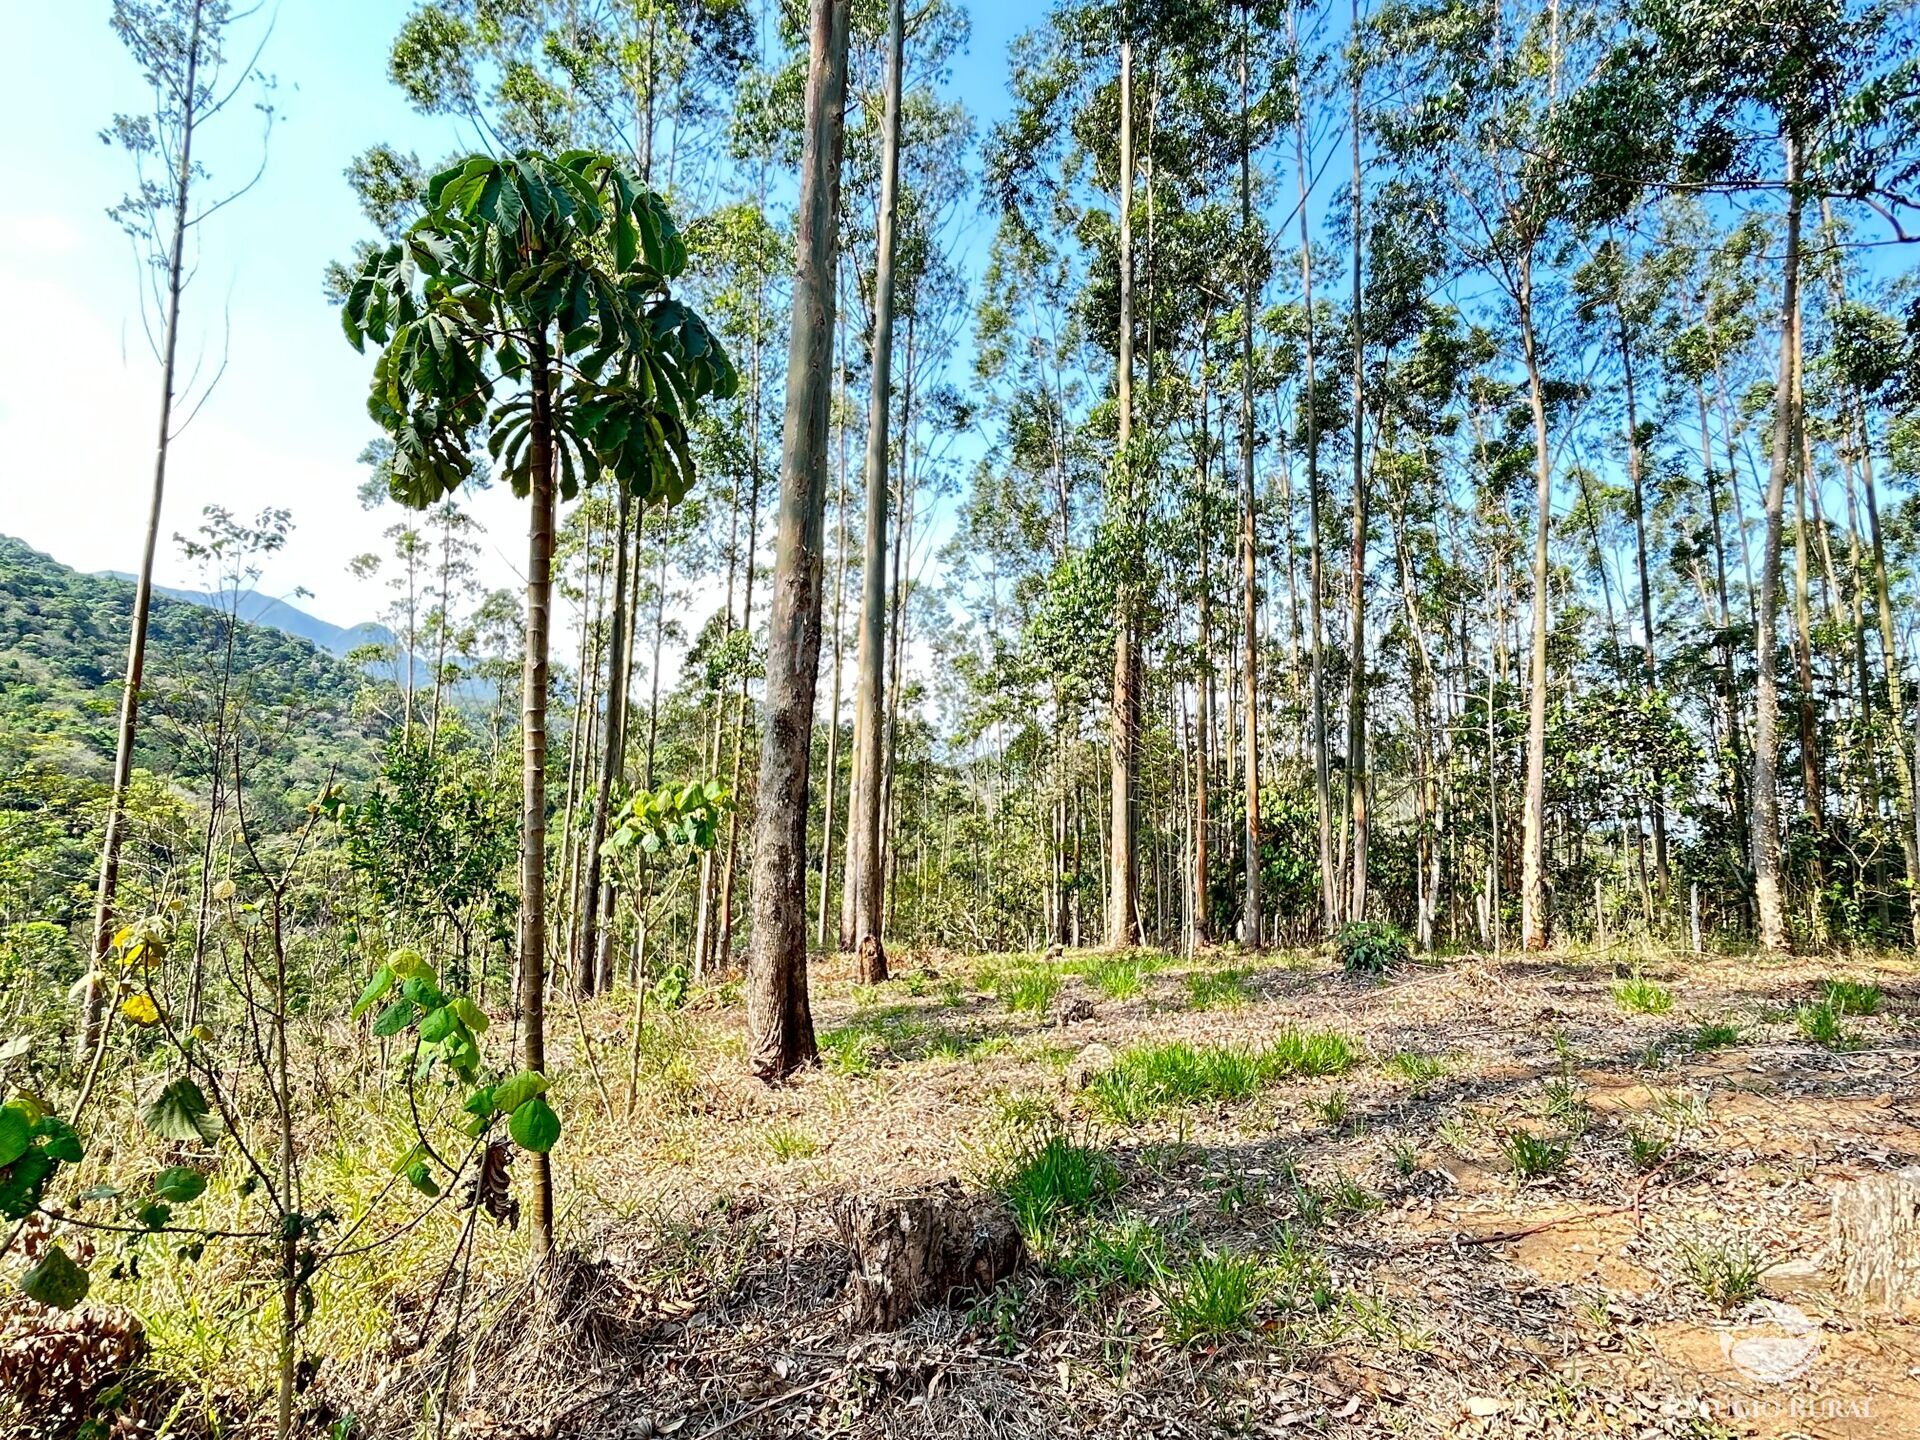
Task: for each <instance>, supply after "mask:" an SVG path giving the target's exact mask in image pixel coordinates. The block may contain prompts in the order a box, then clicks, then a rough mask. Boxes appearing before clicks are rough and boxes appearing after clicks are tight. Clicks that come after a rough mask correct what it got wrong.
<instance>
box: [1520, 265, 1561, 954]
mask: <svg viewBox="0 0 1920 1440" xmlns="http://www.w3.org/2000/svg"><path fill="white" fill-rule="evenodd" d="M1518 298H1519V302H1520V347H1521V351H1522V353H1523V354H1524V356H1525V359H1526V365H1527V401H1528V405H1529V407H1530V408H1531V410H1532V412H1533V468H1534V528H1533V643H1532V646H1531V648H1530V650H1529V652H1528V659H1527V774H1526V794H1525V796H1524V798H1523V800H1522V802H1521V810H1520V943H1521V945H1522V946H1523V947H1524V948H1525V949H1528V950H1544V949H1546V948H1547V942H1548V938H1549V935H1550V933H1551V930H1552V915H1551V913H1550V912H1549V908H1548V903H1547V814H1546V810H1547V631H1548V617H1547V605H1548V593H1547V558H1548V556H1547V540H1548V537H1549V535H1550V534H1551V532H1552V524H1553V452H1552V450H1551V449H1550V448H1549V446H1548V444H1547V402H1546V391H1545V384H1544V382H1543V380H1542V378H1541V374H1540V355H1539V351H1538V349H1537V348H1536V345H1535V337H1534V329H1533V255H1532V253H1531V252H1528V253H1527V254H1526V255H1524V256H1522V257H1521V260H1520V274H1519V285H1518Z"/></svg>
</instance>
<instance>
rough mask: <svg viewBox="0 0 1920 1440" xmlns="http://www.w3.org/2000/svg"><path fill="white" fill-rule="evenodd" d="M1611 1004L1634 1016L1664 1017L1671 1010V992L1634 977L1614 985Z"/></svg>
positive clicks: (1651, 982)
mask: <svg viewBox="0 0 1920 1440" xmlns="http://www.w3.org/2000/svg"><path fill="white" fill-rule="evenodd" d="M1613 1002H1614V1004H1616V1005H1618V1006H1619V1007H1620V1008H1621V1009H1622V1010H1625V1011H1628V1012H1630V1013H1631V1014H1635V1015H1664V1014H1666V1013H1667V1012H1668V1011H1669V1010H1671V1009H1673V992H1672V991H1671V990H1669V989H1667V988H1666V986H1664V985H1656V984H1654V983H1653V981H1651V980H1645V979H1642V978H1641V977H1640V976H1638V975H1635V976H1632V977H1631V978H1629V979H1626V980H1621V981H1618V982H1616V983H1615V985H1614V987H1613Z"/></svg>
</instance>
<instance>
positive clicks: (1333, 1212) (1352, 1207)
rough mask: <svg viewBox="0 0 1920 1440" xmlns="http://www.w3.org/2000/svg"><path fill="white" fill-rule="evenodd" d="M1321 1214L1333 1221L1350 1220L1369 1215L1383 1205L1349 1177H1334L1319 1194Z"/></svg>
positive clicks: (1372, 1194)
mask: <svg viewBox="0 0 1920 1440" xmlns="http://www.w3.org/2000/svg"><path fill="white" fill-rule="evenodd" d="M1321 1197H1322V1204H1321V1208H1322V1210H1323V1212H1324V1213H1325V1214H1326V1215H1328V1216H1329V1217H1331V1218H1332V1219H1335V1220H1345V1219H1351V1218H1352V1217H1354V1216H1356V1215H1369V1214H1371V1213H1372V1212H1374V1211H1375V1210H1378V1209H1379V1208H1380V1207H1381V1205H1382V1204H1383V1203H1384V1202H1383V1201H1382V1200H1381V1199H1380V1197H1379V1196H1378V1195H1376V1194H1374V1193H1373V1192H1372V1191H1371V1190H1369V1189H1367V1187H1366V1186H1364V1185H1362V1184H1361V1183H1360V1182H1359V1181H1358V1180H1356V1179H1354V1178H1353V1177H1352V1176H1351V1175H1339V1176H1336V1177H1334V1179H1333V1181H1332V1183H1331V1184H1329V1185H1328V1186H1327V1187H1326V1189H1325V1190H1324V1191H1322V1192H1321Z"/></svg>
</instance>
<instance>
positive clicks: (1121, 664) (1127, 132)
mask: <svg viewBox="0 0 1920 1440" xmlns="http://www.w3.org/2000/svg"><path fill="white" fill-rule="evenodd" d="M1129 23H1130V22H1129V20H1128V17H1127V16H1126V14H1125V12H1124V9H1123V12H1122V15H1121V24H1122V25H1123V26H1125V25H1127V24H1129ZM1119 219H1120V347H1119V348H1120V367H1119V380H1118V396H1117V403H1118V408H1119V412H1120V419H1119V434H1118V445H1117V449H1118V452H1119V453H1118V454H1117V455H1116V456H1115V458H1114V468H1115V474H1114V485H1115V488H1116V490H1117V491H1118V495H1119V499H1120V502H1121V503H1120V509H1121V511H1122V513H1125V514H1131V513H1132V511H1133V508H1134V494H1133V457H1132V455H1131V454H1130V453H1129V452H1130V450H1131V447H1132V444H1133V40H1132V38H1131V36H1130V35H1128V34H1125V33H1123V34H1122V35H1121V37H1120V195H1119ZM1134 559H1137V557H1129V567H1130V568H1137V567H1135V566H1133V565H1132V561H1133V560H1134ZM1135 588H1136V582H1135V581H1134V580H1133V579H1132V577H1131V576H1129V577H1127V578H1124V579H1123V580H1122V582H1121V585H1120V596H1119V605H1118V609H1119V614H1118V615H1116V616H1115V617H1114V619H1115V624H1114V637H1113V703H1112V706H1111V707H1110V708H1111V711H1112V714H1111V715H1110V717H1109V723H1108V747H1109V751H1110V754H1109V757H1108V759H1109V768H1110V770H1111V772H1112V799H1113V811H1112V823H1111V829H1112V834H1113V842H1112V844H1111V845H1110V846H1109V847H1108V848H1109V855H1108V864H1109V866H1110V872H1109V878H1108V884H1107V946H1108V948H1109V949H1113V950H1124V949H1126V948H1128V947H1129V946H1131V945H1133V944H1134V943H1135V942H1136V941H1137V940H1138V938H1139V933H1140V932H1139V922H1138V916H1137V906H1136V904H1135V886H1136V884H1137V883H1138V870H1137V867H1136V863H1135V850H1134V839H1135V818H1136V802H1135V795H1134V788H1135V785H1136V784H1137V782H1138V778H1139V758H1138V755H1137V753H1136V740H1137V737H1138V735H1139V730H1140V712H1139V705H1140V692H1139V685H1138V676H1139V669H1140V665H1139V655H1138V653H1137V652H1138V649H1139V644H1140V636H1139V612H1138V597H1137V596H1136V595H1135V594H1134V593H1133V592H1134V589H1135Z"/></svg>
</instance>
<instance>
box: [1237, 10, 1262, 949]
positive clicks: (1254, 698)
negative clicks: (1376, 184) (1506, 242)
mask: <svg viewBox="0 0 1920 1440" xmlns="http://www.w3.org/2000/svg"><path fill="white" fill-rule="evenodd" d="M1246 25H1247V12H1246V10H1245V9H1242V10H1241V12H1240V27H1241V28H1240V230H1241V235H1240V246H1241V260H1240V265H1241V276H1240V288H1241V300H1240V306H1241V315H1240V567H1241V570H1240V597H1241V608H1242V609H1243V610H1244V612H1245V616H1244V619H1245V626H1246V634H1245V639H1244V653H1243V654H1242V656H1241V681H1242V684H1243V685H1244V687H1245V691H1246V699H1245V702H1244V703H1243V705H1242V707H1241V726H1242V741H1243V743H1244V744H1245V745H1246V749H1247V755H1246V764H1245V765H1244V766H1243V767H1242V769H1243V773H1244V778H1245V781H1246V787H1247V790H1246V815H1245V818H1244V830H1245V834H1244V839H1243V843H1244V844H1245V846H1246V852H1247V865H1246V888H1245V891H1244V893H1243V896H1242V899H1241V905H1240V938H1241V941H1242V942H1243V943H1244V944H1246V945H1248V946H1249V947H1251V948H1253V949H1255V950H1257V949H1259V948H1260V947H1261V945H1262V943H1263V941H1264V936H1263V935H1262V934H1261V916H1260V706H1259V688H1260V678H1259V677H1260V667H1259V659H1260V636H1259V616H1258V610H1257V606H1258V603H1259V602H1258V595H1259V550H1258V546H1257V544H1256V542H1255V536H1256V534H1257V533H1258V524H1257V521H1258V516H1257V514H1256V508H1255V500H1254V491H1253V309H1254V304H1255V301H1256V300H1257V298H1258V287H1257V286H1256V285H1255V284H1254V278H1253V259H1252V254H1251V249H1252V245H1253V234H1252V231H1253V178H1252V176H1253V159H1252V150H1253V136H1252V133H1251V132H1250V131H1249V129H1248V126H1247V32H1246Z"/></svg>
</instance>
